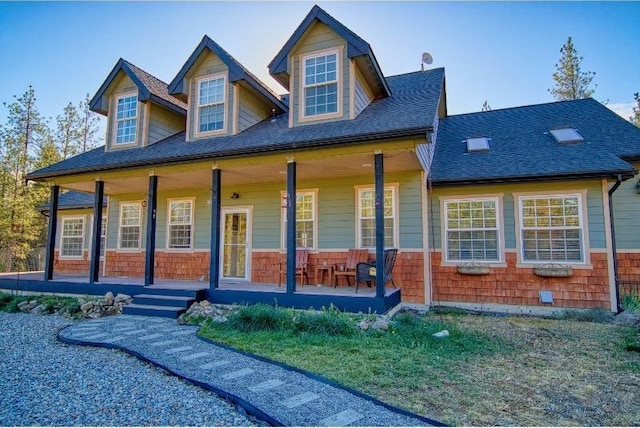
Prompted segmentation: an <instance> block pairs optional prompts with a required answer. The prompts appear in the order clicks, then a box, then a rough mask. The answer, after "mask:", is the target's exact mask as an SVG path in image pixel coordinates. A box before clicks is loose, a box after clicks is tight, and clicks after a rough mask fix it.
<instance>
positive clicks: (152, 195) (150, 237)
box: [144, 175, 158, 286]
mask: <svg viewBox="0 0 640 428" xmlns="http://www.w3.org/2000/svg"><path fill="white" fill-rule="evenodd" d="M157 207H158V176H157V175H150V176H149V194H148V195H147V244H146V248H145V259H144V285H145V286H149V285H153V274H154V267H155V262H156V208H157Z"/></svg>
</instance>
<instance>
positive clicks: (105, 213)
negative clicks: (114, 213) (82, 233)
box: [89, 210, 109, 260]
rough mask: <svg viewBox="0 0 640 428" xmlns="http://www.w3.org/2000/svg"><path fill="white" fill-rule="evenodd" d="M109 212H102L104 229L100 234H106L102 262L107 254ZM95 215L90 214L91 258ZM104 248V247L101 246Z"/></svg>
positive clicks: (101, 256)
mask: <svg viewBox="0 0 640 428" xmlns="http://www.w3.org/2000/svg"><path fill="white" fill-rule="evenodd" d="M108 212H109V210H104V211H103V212H102V221H104V223H105V224H104V227H103V228H101V229H102V230H100V232H101V233H102V234H104V254H101V255H100V260H104V256H105V255H106V254H107V240H108V235H107V228H108V227H109V218H108V217H107V214H108ZM93 217H94V216H93V214H89V257H91V246H92V245H93ZM100 238H102V236H100ZM100 247H101V248H102V245H100Z"/></svg>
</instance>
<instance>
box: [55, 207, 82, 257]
mask: <svg viewBox="0 0 640 428" xmlns="http://www.w3.org/2000/svg"><path fill="white" fill-rule="evenodd" d="M83 243H84V217H63V218H62V237H61V240H60V256H61V257H69V258H81V257H82V256H83V254H82V250H83Z"/></svg>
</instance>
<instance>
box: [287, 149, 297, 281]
mask: <svg viewBox="0 0 640 428" xmlns="http://www.w3.org/2000/svg"><path fill="white" fill-rule="evenodd" d="M295 291H296V161H295V159H294V158H293V157H291V158H288V159H287V294H293V293H294V292H295Z"/></svg>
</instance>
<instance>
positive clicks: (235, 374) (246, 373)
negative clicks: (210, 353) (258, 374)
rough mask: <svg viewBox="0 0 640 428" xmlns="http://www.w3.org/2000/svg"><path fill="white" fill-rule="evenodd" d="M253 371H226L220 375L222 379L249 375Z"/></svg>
mask: <svg viewBox="0 0 640 428" xmlns="http://www.w3.org/2000/svg"><path fill="white" fill-rule="evenodd" d="M253 372H255V370H254V369H241V370H236V371H235V372H231V373H227V374H225V375H222V379H225V380H232V379H238V378H239V377H243V376H247V375H250V374H251V373H253Z"/></svg>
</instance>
